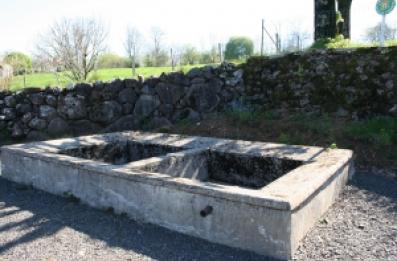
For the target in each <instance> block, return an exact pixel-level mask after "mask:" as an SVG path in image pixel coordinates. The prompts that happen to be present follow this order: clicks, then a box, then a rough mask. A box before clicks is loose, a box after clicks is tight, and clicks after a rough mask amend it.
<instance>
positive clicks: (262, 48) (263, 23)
mask: <svg viewBox="0 0 397 261" xmlns="http://www.w3.org/2000/svg"><path fill="white" fill-rule="evenodd" d="M264 31H265V19H262V32H261V33H262V36H261V56H263V52H264V44H265V43H264V37H265V35H264Z"/></svg>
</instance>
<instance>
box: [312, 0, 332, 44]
mask: <svg viewBox="0 0 397 261" xmlns="http://www.w3.org/2000/svg"><path fill="white" fill-rule="evenodd" d="M335 35H336V5H335V0H314V39H315V40H319V39H324V38H328V37H330V38H334V37H335Z"/></svg>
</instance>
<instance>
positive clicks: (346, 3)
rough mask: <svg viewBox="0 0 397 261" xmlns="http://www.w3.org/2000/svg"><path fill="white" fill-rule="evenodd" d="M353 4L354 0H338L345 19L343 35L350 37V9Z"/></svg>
mask: <svg viewBox="0 0 397 261" xmlns="http://www.w3.org/2000/svg"><path fill="white" fill-rule="evenodd" d="M351 6H352V0H338V9H339V12H340V13H341V15H342V18H343V20H344V22H343V26H342V31H341V33H342V34H343V37H345V38H346V39H350V25H351V23H350V10H351Z"/></svg>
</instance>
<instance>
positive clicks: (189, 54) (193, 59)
mask: <svg viewBox="0 0 397 261" xmlns="http://www.w3.org/2000/svg"><path fill="white" fill-rule="evenodd" d="M199 61H200V53H199V52H198V51H197V50H196V48H194V47H193V46H186V47H185V48H184V50H183V51H182V57H181V63H182V64H183V65H186V64H189V65H193V64H197V63H199Z"/></svg>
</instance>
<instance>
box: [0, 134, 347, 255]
mask: <svg viewBox="0 0 397 261" xmlns="http://www.w3.org/2000/svg"><path fill="white" fill-rule="evenodd" d="M125 140H129V141H134V142H140V143H142V144H151V145H153V144H157V145H166V146H170V147H174V148H175V149H179V150H181V151H179V152H176V153H169V154H164V155H161V156H157V157H152V158H148V159H144V160H142V161H135V162H130V163H127V164H124V165H112V164H110V163H105V162H100V161H93V160H89V159H83V158H75V157H71V156H68V155H62V154H59V152H61V151H64V150H67V149H73V148H78V147H81V146H93V145H100V144H107V143H109V142H114V141H125ZM208 150H210V151H215V152H218V153H238V154H245V155H248V156H252V157H258V156H260V157H265V158H269V157H270V158H278V159H288V160H294V161H302V162H303V164H302V165H301V166H300V167H298V168H295V169H294V170H292V171H290V172H288V173H287V174H285V175H283V176H281V177H280V178H278V179H277V180H275V181H273V182H272V183H270V184H268V185H266V186H264V187H262V188H258V189H249V188H245V187H241V186H235V185H230V184H224V183H222V184H221V183H216V182H211V181H206V180H207V178H208V171H206V168H205V166H206V158H205V157H203V156H202V155H203V153H205V152H206V151H208ZM197 155H199V157H196V156H197ZM195 159H198V161H196V160H195ZM2 162H3V164H2V177H4V178H6V179H9V180H12V181H15V182H18V183H23V184H28V185H32V186H34V187H36V188H39V189H42V190H45V191H48V192H50V193H53V194H58V195H65V193H66V194H67V195H71V194H72V195H74V196H75V197H78V198H80V199H81V200H82V201H83V202H85V203H87V204H89V205H91V206H93V207H96V208H109V207H111V208H113V209H114V210H115V212H116V213H127V214H128V215H129V216H130V217H132V218H134V219H139V220H144V221H148V222H151V223H155V224H159V225H161V226H164V227H167V228H169V229H172V230H175V231H179V232H182V233H185V234H189V235H193V236H197V237H201V238H204V239H207V240H209V241H212V242H217V243H221V244H225V245H229V246H232V247H238V248H242V249H248V250H251V251H254V252H257V253H260V254H264V255H267V256H271V257H276V258H281V259H287V258H290V257H291V256H292V255H293V252H294V251H295V249H296V248H297V246H298V244H299V241H300V240H301V239H302V237H303V236H304V235H305V234H306V233H307V231H308V230H309V229H310V228H311V227H312V226H313V224H314V222H315V221H316V220H318V219H319V218H320V216H321V215H323V214H324V213H325V211H326V210H327V209H328V208H329V206H330V205H331V204H332V203H333V202H334V200H335V198H336V197H337V196H338V195H339V193H340V191H341V189H342V188H343V186H344V185H345V183H346V181H347V178H348V175H349V171H350V172H351V170H352V167H351V164H352V152H351V151H347V150H325V149H322V148H317V147H304V146H286V145H281V144H270V143H256V142H243V141H231V140H221V139H214V138H200V137H182V136H178V135H165V134H144V133H137V132H125V133H115V134H108V135H97V136H87V137H81V138H76V139H63V140H55V141H47V142H42V143H32V144H23V145H14V146H7V147H3V148H2ZM192 169H196V170H197V171H196V173H195V174H193V175H186V173H190V171H191V170H192ZM206 175H207V176H206ZM206 207H211V209H212V212H211V213H209V214H208V215H207V216H205V217H203V216H202V215H200V212H201V211H202V210H203V209H205V208H206Z"/></svg>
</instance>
